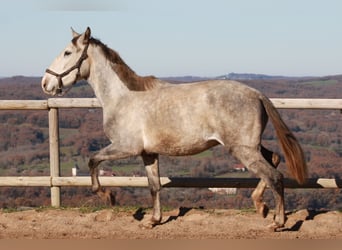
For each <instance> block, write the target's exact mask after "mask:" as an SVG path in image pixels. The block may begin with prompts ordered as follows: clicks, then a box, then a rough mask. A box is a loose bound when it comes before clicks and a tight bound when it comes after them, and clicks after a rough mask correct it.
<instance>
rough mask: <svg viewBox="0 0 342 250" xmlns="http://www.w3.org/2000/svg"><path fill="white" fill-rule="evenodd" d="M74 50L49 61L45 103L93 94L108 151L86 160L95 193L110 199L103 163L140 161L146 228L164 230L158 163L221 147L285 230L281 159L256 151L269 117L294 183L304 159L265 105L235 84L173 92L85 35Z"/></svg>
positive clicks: (76, 38) (260, 207)
mask: <svg viewBox="0 0 342 250" xmlns="http://www.w3.org/2000/svg"><path fill="white" fill-rule="evenodd" d="M72 33H73V39H72V41H71V43H70V44H69V45H68V46H67V47H66V48H65V49H64V50H63V52H62V53H61V54H60V55H59V56H58V57H57V58H56V59H55V60H54V61H53V63H52V64H51V66H50V67H49V68H48V69H47V70H46V74H45V75H44V77H43V79H42V88H43V90H44V92H45V93H47V94H50V95H54V96H55V95H63V94H64V93H65V92H66V91H67V90H68V89H70V88H71V87H72V85H73V84H75V83H76V82H77V81H79V80H82V79H85V80H87V81H88V83H89V84H90V85H91V86H92V88H93V90H94V92H95V95H96V97H97V98H98V100H99V102H100V103H101V105H102V108H103V128H104V132H105V134H106V136H107V137H108V138H109V139H110V141H111V144H110V145H109V146H107V147H105V148H104V149H102V150H100V151H99V152H98V153H97V154H95V155H94V156H92V157H91V158H90V160H89V168H90V173H91V180H92V190H93V191H94V192H96V193H98V194H99V195H102V196H106V195H109V194H108V193H107V192H106V190H105V189H103V188H102V187H101V186H100V183H99V179H98V171H97V167H98V165H99V164H100V163H101V162H102V161H105V160H116V159H121V158H126V157H130V156H141V157H142V159H143V162H144V164H145V168H146V172H147V177H148V182H149V186H150V190H151V194H152V199H153V214H152V218H151V220H150V221H149V222H148V223H145V226H146V227H153V226H154V225H157V224H159V223H160V222H161V219H162V215H161V207H160V197H159V193H160V189H161V184H160V179H159V165H158V155H159V154H163V155H171V156H181V155H191V154H196V153H199V152H202V151H204V150H206V149H208V148H210V147H213V146H216V145H219V144H220V145H222V146H224V147H225V149H226V150H227V152H229V153H231V154H232V155H233V156H234V157H236V158H237V159H238V160H240V161H241V163H242V164H244V165H245V166H246V167H247V168H248V170H250V171H251V172H253V173H254V174H255V175H257V176H258V177H260V179H261V180H260V183H259V184H258V186H257V188H256V190H255V191H254V192H253V194H252V198H253V201H254V204H255V206H256V209H257V211H258V212H259V213H261V214H262V215H263V216H266V214H267V210H268V208H267V206H266V205H265V204H264V202H263V201H262V195H263V192H264V190H265V188H266V187H269V188H270V189H271V190H272V193H273V196H274V198H275V204H276V208H275V216H274V222H273V223H272V225H270V227H271V228H272V229H277V228H280V227H283V226H284V223H285V212H284V187H283V176H282V174H281V173H280V172H279V171H278V170H276V167H277V165H278V164H279V156H278V155H277V154H275V153H273V152H271V151H270V150H268V149H266V148H265V147H263V146H262V145H261V135H262V133H263V131H264V129H265V126H266V123H267V120H268V117H270V119H271V121H272V123H273V126H274V128H275V131H276V134H277V137H278V139H279V143H280V145H281V147H282V149H283V152H284V155H285V160H286V165H287V167H288V169H289V170H290V173H291V174H292V176H293V177H294V178H295V179H296V180H297V181H298V182H299V183H303V182H304V181H305V178H306V175H307V170H306V163H305V160H304V154H303V151H302V149H301V147H300V145H299V143H298V141H297V140H296V138H295V136H294V135H293V134H292V133H291V131H290V130H289V129H288V127H287V126H286V124H285V123H284V122H283V120H282V119H281V117H280V115H279V113H278V112H277V110H276V109H275V107H274V106H273V105H272V103H271V102H270V100H269V99H268V98H267V97H266V96H265V95H263V94H262V93H260V92H259V91H257V90H255V89H253V88H250V87H248V86H246V85H244V84H241V83H239V82H236V81H226V80H210V81H203V82H196V83H187V84H170V83H167V82H165V81H162V80H160V79H157V78H155V77H152V76H148V77H140V76H138V75H137V74H135V72H134V71H132V70H131V69H130V68H129V67H128V66H127V65H126V63H125V62H124V61H123V60H122V59H121V57H120V56H119V55H118V54H117V53H116V52H115V51H113V50H112V49H110V48H108V47H107V46H106V45H104V44H103V43H102V42H100V41H99V40H97V39H94V38H92V37H91V31H90V29H89V28H87V30H86V31H85V32H84V33H83V34H78V33H76V32H75V31H73V32H72Z"/></svg>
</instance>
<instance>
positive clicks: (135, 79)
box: [90, 38, 162, 91]
mask: <svg viewBox="0 0 342 250" xmlns="http://www.w3.org/2000/svg"><path fill="white" fill-rule="evenodd" d="M90 44H92V45H95V46H99V47H100V48H101V50H102V52H103V54H104V56H105V57H106V59H107V60H108V61H110V62H111V63H112V68H113V70H114V71H115V73H116V74H117V75H118V76H119V78H120V79H121V81H122V82H123V83H124V84H126V86H127V88H128V89H130V90H133V91H145V90H150V89H153V88H156V87H158V86H159V85H161V84H162V81H160V80H159V79H158V78H156V77H154V76H145V77H141V76H138V75H137V74H136V73H135V72H134V71H133V70H132V69H131V68H130V67H129V66H128V65H127V64H126V63H125V62H124V61H123V60H122V58H121V57H120V55H119V54H118V53H117V52H116V51H114V50H112V49H111V48H109V47H108V46H107V45H105V44H103V43H102V42H101V41H100V40H98V39H95V38H91V39H90Z"/></svg>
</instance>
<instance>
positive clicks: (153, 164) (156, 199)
mask: <svg viewBox="0 0 342 250" xmlns="http://www.w3.org/2000/svg"><path fill="white" fill-rule="evenodd" d="M142 158H143V161H144V164H145V169H146V173H147V178H148V184H149V187H150V191H151V195H152V200H153V214H152V218H151V220H150V221H149V222H147V223H145V224H144V225H143V226H144V227H146V228H152V227H154V226H155V225H158V224H160V222H161V219H162V213H161V207H160V190H161V184H160V178H159V164H158V155H157V154H145V153H143V154H142Z"/></svg>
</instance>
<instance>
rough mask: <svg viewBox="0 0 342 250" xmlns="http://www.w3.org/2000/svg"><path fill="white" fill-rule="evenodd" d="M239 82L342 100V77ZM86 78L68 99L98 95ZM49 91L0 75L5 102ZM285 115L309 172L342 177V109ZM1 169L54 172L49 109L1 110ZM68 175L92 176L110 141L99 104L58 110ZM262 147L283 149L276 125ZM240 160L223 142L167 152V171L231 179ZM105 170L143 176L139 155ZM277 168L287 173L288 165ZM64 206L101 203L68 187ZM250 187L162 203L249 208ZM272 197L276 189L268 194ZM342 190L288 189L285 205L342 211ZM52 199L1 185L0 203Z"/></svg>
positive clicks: (134, 198) (186, 194)
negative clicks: (95, 156)
mask: <svg viewBox="0 0 342 250" xmlns="http://www.w3.org/2000/svg"><path fill="white" fill-rule="evenodd" d="M239 77H240V78H239V79H240V80H241V81H242V82H244V83H246V84H248V85H250V86H252V87H254V88H256V89H259V90H260V91H262V92H263V93H265V94H266V95H267V96H268V97H271V98H272V97H284V98H342V96H341V91H340V89H341V85H342V75H339V76H328V77H320V78H286V77H266V78H265V77H257V78H256V79H252V80H250V79H251V77H250V76H249V77H247V79H243V77H242V76H239ZM167 79H169V80H171V81H172V82H175V83H177V82H180V81H184V80H186V81H194V80H198V79H203V78H198V77H185V78H183V77H177V78H174V77H173V78H167ZM93 96H94V95H93V92H92V90H91V89H90V87H89V86H88V85H87V84H86V83H80V84H78V85H76V86H75V87H74V88H73V89H72V90H71V91H70V92H69V93H68V94H67V96H66V97H67V98H70V97H93ZM46 98H47V96H45V95H44V93H43V92H42V91H41V88H40V78H38V77H31V78H28V77H22V76H17V77H12V78H2V79H0V99H2V100H6V99H7V100H8V99H11V100H20V99H23V100H25V99H26V100H29V99H33V100H40V99H46ZM281 114H282V117H283V118H284V120H285V121H286V123H287V124H288V125H289V127H290V128H291V129H292V131H294V133H295V134H296V136H297V137H298V139H299V140H300V142H301V144H302V145H303V148H304V150H305V153H306V158H307V161H308V165H309V172H310V176H311V177H318V176H320V177H327V178H331V177H335V178H341V175H342V172H341V163H340V162H341V156H342V146H341V140H342V138H341V135H342V127H341V126H340V124H341V114H340V111H338V110H327V111H321V110H281ZM0 129H1V131H2V133H1V134H0V174H1V176H15V175H18V176H21V175H25V176H28V175H35V176H37V175H47V174H48V173H49V160H48V158H49V152H48V121H47V112H46V111H0ZM60 137H61V167H62V175H65V176H70V175H71V168H72V167H73V166H74V165H76V164H77V165H78V166H79V168H80V173H81V174H87V173H88V168H87V161H88V158H89V155H90V154H92V153H94V152H95V151H97V150H99V149H100V148H102V147H104V146H105V145H107V144H108V143H109V141H108V140H107V139H106V137H105V136H104V134H103V132H102V113H101V110H100V109H73V110H67V109H64V110H61V111H60ZM263 139H264V144H265V145H266V146H267V147H269V148H272V149H274V150H275V151H277V152H279V151H280V149H279V147H278V145H277V142H276V137H275V135H274V133H273V130H272V126H268V128H267V130H266V131H265V133H264V137H263ZM237 164H239V163H238V162H236V160H235V159H233V158H232V157H230V156H228V155H227V153H226V152H224V150H223V149H222V148H221V147H216V148H213V149H211V150H208V151H206V152H203V153H201V154H199V155H196V156H188V157H166V156H162V157H161V163H160V166H161V175H162V176H232V177H237V176H238V177H248V176H252V175H251V173H248V172H246V173H240V172H235V170H234V166H235V165H237ZM101 168H103V169H105V170H108V171H112V172H114V173H115V174H116V175H136V176H139V175H143V176H144V175H145V171H144V168H143V167H142V162H141V160H140V158H132V159H126V160H120V161H115V162H106V163H102V164H101ZM279 169H280V170H281V171H282V172H283V173H285V176H287V174H286V168H285V166H284V163H282V164H281V166H280V167H279ZM113 190H114V191H115V192H116V193H117V203H118V204H119V205H137V204H140V205H150V196H149V191H148V190H147V189H132V188H118V189H113ZM62 191H63V194H62V202H63V204H64V205H74V206H80V205H84V204H86V205H92V204H97V203H99V201H98V200H97V199H96V198H94V197H93V196H92V194H91V192H90V190H89V189H88V188H63V190H62ZM250 192H251V190H248V189H241V190H239V191H238V193H237V195H236V196H234V197H232V196H222V195H218V194H213V193H211V192H210V191H208V190H206V189H186V190H185V189H167V190H164V191H163V192H162V202H163V204H164V205H167V206H174V207H177V206H204V207H216V208H219V207H225V208H243V207H251V201H250V199H249V198H248V196H249V195H250ZM266 196H267V197H268V199H270V194H269V193H266ZM341 201H342V195H341V191H340V190H320V191H314V192H312V191H311V190H287V191H286V202H287V208H289V209H299V208H312V209H317V208H331V209H341V208H342V207H341V204H342V202H341ZM48 204H49V190H48V189H47V188H0V207H18V206H40V205H48Z"/></svg>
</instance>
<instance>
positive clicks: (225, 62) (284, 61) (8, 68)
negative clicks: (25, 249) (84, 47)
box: [0, 0, 342, 77]
mask: <svg viewBox="0 0 342 250" xmlns="http://www.w3.org/2000/svg"><path fill="white" fill-rule="evenodd" d="M341 24H342V1H340V0H286V1H285V0H238V1H237V0H210V1H209V0H208V1H203V0H172V1H171V0H169V1H162V0H159V1H158V0H140V1H139V0H95V1H92V0H1V2H0V32H1V34H0V77H5V76H14V75H25V76H42V75H43V74H44V71H45V69H46V68H47V67H48V66H49V65H50V64H51V62H52V60H53V59H54V58H55V57H56V56H57V55H58V54H59V53H60V52H61V51H62V50H63V48H64V47H65V46H66V45H67V44H68V43H69V42H70V40H71V38H72V37H71V30H70V27H73V28H74V29H75V30H76V31H77V32H79V33H81V32H84V31H85V29H86V28H87V27H88V26H89V27H90V28H91V30H92V36H93V37H95V38H98V39H100V40H101V41H102V42H103V43H105V44H107V45H108V46H109V47H110V48H112V49H114V50H116V51H117V52H118V53H119V54H120V55H121V57H122V58H123V59H124V61H125V62H126V63H127V64H128V65H129V66H130V67H131V68H132V69H133V70H134V71H135V72H136V73H137V74H139V75H155V76H159V77H167V76H185V75H195V76H203V77H205V76H206V77H213V76H219V75H223V74H227V73H230V72H235V73H257V74H269V75H287V76H325V75H334V74H342V25H341Z"/></svg>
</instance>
